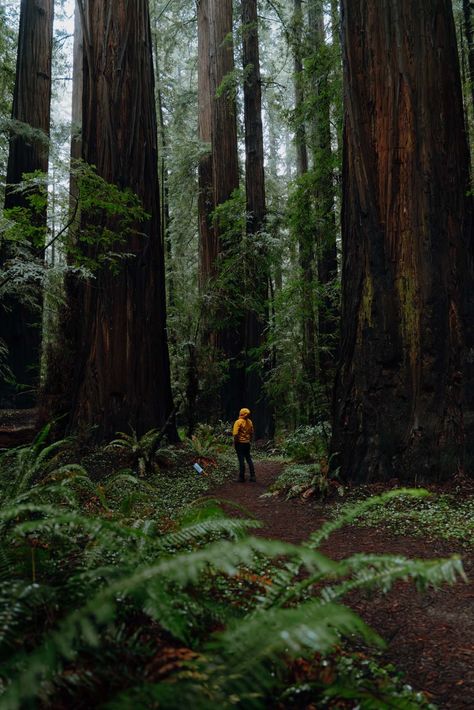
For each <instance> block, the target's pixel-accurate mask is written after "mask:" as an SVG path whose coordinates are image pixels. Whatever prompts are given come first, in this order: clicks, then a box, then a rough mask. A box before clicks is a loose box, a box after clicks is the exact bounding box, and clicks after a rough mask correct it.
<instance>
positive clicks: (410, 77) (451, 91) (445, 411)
mask: <svg viewBox="0 0 474 710" xmlns="http://www.w3.org/2000/svg"><path fill="white" fill-rule="evenodd" d="M342 9H343V16H342V35H343V51H344V63H345V135H344V149H345V157H344V167H343V171H344V174H343V178H344V195H343V320H342V345H341V348H342V354H341V362H340V367H339V372H338V379H337V383H336V391H335V411H334V436H333V442H332V449H333V451H334V452H336V453H337V454H338V457H339V462H340V464H341V467H342V470H343V472H344V474H345V475H346V476H349V477H351V478H354V479H365V480H367V479H371V478H376V477H391V476H394V475H396V476H398V477H402V478H405V479H412V480H413V479H415V480H417V479H419V478H429V477H433V478H434V477H441V476H449V475H450V474H452V473H453V471H455V470H456V469H457V468H458V467H460V466H463V465H467V467H468V469H469V468H470V467H471V466H472V451H470V450H471V449H472V446H473V444H472V442H473V438H474V437H473V431H472V429H473V423H474V422H473V420H474V417H473V393H472V391H473V382H472V365H471V364H470V363H471V361H472V344H473V343H472V340H473V338H472V322H473V320H472V318H473V303H472V298H473V278H472V277H473V275H472V260H471V257H472V243H471V230H472V220H471V215H472V204H471V197H470V196H469V194H468V190H469V161H468V155H469V154H468V148H467V144H466V135H465V131H464V123H463V109H462V101H461V85H460V78H459V67H458V58H457V50H456V38H455V29H454V22H453V17H452V8H451V3H450V2H449V0H433V2H430V3H426V2H424V1H422V0H417V1H416V2H414V1H413V0H383V2H378V3H372V2H368V1H367V0H350V1H349V0H345V2H343V3H342ZM466 450H467V453H468V457H469V458H468V459H466V458H465V454H466Z"/></svg>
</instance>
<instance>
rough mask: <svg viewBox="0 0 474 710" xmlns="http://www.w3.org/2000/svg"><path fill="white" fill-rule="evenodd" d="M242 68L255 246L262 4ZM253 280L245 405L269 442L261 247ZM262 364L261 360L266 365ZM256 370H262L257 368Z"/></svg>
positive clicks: (253, 8) (245, 41)
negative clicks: (258, 352)
mask: <svg viewBox="0 0 474 710" xmlns="http://www.w3.org/2000/svg"><path fill="white" fill-rule="evenodd" d="M242 62H243V68H244V77H245V81H244V122H245V194H246V209H247V237H248V238H249V239H250V240H252V239H254V238H255V235H258V233H259V232H260V231H261V230H262V229H263V227H264V224H265V217H266V204H265V172H264V153H263V127H262V87H261V80H260V54H259V43H258V14H257V0H243V2H242ZM250 268H251V269H252V268H253V271H252V272H251V273H252V277H251V282H252V283H251V288H252V289H253V291H254V293H253V297H254V302H255V307H254V308H253V309H252V310H249V311H247V313H246V317H245V333H244V347H245V373H246V374H245V392H244V393H243V394H244V396H243V399H244V401H245V402H246V406H247V407H249V408H250V410H251V411H252V416H253V419H254V422H255V432H256V436H257V437H262V436H268V432H269V430H270V424H271V422H270V412H269V409H268V404H267V401H266V397H265V392H264V387H263V379H262V377H263V372H262V367H261V366H260V365H259V363H258V361H257V358H256V355H255V351H256V350H257V349H258V348H261V347H262V344H263V341H264V335H263V333H264V327H265V322H266V320H268V312H267V311H268V308H267V301H268V274H267V271H266V264H265V254H264V247H263V245H262V246H261V248H260V250H259V253H258V258H257V260H256V263H255V264H253V265H252V264H250ZM261 359H262V358H261V357H260V360H261ZM255 365H256V367H255Z"/></svg>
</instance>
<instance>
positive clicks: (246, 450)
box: [232, 407, 257, 483]
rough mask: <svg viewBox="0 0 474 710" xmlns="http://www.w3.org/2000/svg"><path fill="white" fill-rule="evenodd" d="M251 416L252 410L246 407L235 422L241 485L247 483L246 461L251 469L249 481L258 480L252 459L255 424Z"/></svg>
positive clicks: (233, 431)
mask: <svg viewBox="0 0 474 710" xmlns="http://www.w3.org/2000/svg"><path fill="white" fill-rule="evenodd" d="M249 414H250V409H247V408H246V407H244V408H243V409H241V410H240V412H239V418H238V419H237V420H236V421H235V423H234V427H233V429H232V435H233V437H234V446H235V451H236V453H237V458H238V459H239V477H238V479H237V481H238V482H239V483H244V482H245V461H247V464H248V467H249V473H250V479H249V480H250V481H252V483H254V482H255V481H256V480H257V479H256V478H255V468H254V465H253V461H252V457H251V456H250V442H251V441H252V438H253V424H252V420H251V419H249Z"/></svg>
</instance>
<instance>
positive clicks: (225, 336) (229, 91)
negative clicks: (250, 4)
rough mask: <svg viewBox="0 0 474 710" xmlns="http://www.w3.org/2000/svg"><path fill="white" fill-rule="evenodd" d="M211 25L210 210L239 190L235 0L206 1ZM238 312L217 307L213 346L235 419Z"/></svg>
mask: <svg viewBox="0 0 474 710" xmlns="http://www.w3.org/2000/svg"><path fill="white" fill-rule="evenodd" d="M208 22H209V91H210V107H211V116H210V118H211V122H210V127H211V151H212V202H211V201H208V206H211V205H212V206H213V207H214V208H217V207H219V206H221V205H224V204H225V203H226V202H227V201H228V200H229V199H230V198H231V197H232V194H233V192H234V190H236V189H237V188H238V187H239V162H238V155H237V118H236V102H235V95H234V90H233V87H232V85H230V86H229V85H228V84H227V81H228V78H229V77H231V76H232V74H233V72H234V68H235V66H234V47H233V41H232V0H208ZM221 231H222V230H221V229H220V225H219V223H214V224H213V225H212V229H210V230H208V232H207V237H208V239H209V243H208V244H207V245H203V248H202V252H201V253H202V254H203V256H204V259H203V260H202V262H201V263H202V264H205V269H206V272H205V276H206V277H207V276H208V275H209V276H210V277H211V278H213V277H214V276H215V275H216V274H217V273H218V271H219V266H220V263H222V260H223V259H225V256H226V251H227V250H226V245H225V244H224V243H223V239H222V233H221ZM221 296H222V298H221V299H220V301H221V302H224V300H225V299H227V298H228V297H230V298H231V300H232V301H235V296H236V294H228V293H225V294H224V293H222V294H221ZM241 315H242V314H241V312H240V311H239V309H238V307H237V308H235V309H234V310H233V311H232V312H231V313H229V308H228V307H227V306H223V307H221V305H220V304H219V305H218V306H217V308H216V309H215V312H214V313H213V319H214V323H215V329H214V334H212V333H211V334H210V342H211V343H213V344H214V345H215V347H216V348H217V350H218V351H220V353H221V355H222V356H223V357H224V359H225V360H227V363H228V375H227V381H226V382H225V384H224V385H223V387H222V388H221V393H220V407H219V408H220V412H221V415H222V416H223V417H224V418H225V419H232V418H233V417H234V416H235V412H236V411H238V410H239V408H240V407H241V406H242V400H241V397H242V394H243V390H244V383H245V379H244V377H245V372H244V367H243V361H242V345H243V333H242V329H243V323H242V318H241Z"/></svg>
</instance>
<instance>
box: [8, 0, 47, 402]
mask: <svg viewBox="0 0 474 710" xmlns="http://www.w3.org/2000/svg"><path fill="white" fill-rule="evenodd" d="M52 45H53V0H22V2H21V7H20V29H19V35H18V54H17V65H16V77H15V88H14V94H13V109H12V118H13V119H14V120H16V121H20V122H22V123H25V124H28V125H29V126H31V127H32V128H35V129H39V130H41V131H42V132H43V133H44V134H45V136H49V124H50V104H51V58H52ZM48 152H49V151H48V145H47V140H41V139H38V140H33V139H31V138H30V137H27V136H25V135H23V134H22V132H21V131H19V133H18V134H15V135H13V136H12V137H11V139H10V147H9V156H8V167H7V189H6V192H5V209H12V208H15V207H27V206H28V203H27V202H26V200H25V198H24V197H23V195H21V194H19V193H17V192H14V190H13V189H9V188H8V185H13V186H14V185H16V184H18V183H20V182H21V180H22V176H23V174H24V173H31V172H34V171H35V170H41V171H42V172H47V170H48ZM33 220H34V223H35V226H37V227H46V211H40V212H38V213H35V214H34V215H33ZM9 256H10V254H9V251H8V248H7V247H5V246H4V245H2V248H1V258H2V261H3V260H5V259H8V257H9ZM41 298H42V294H41V290H40V289H39V288H38V295H37V303H36V306H33V307H28V306H25V305H23V304H20V303H18V302H16V301H11V302H9V303H8V304H6V305H7V306H8V308H9V309H11V310H9V311H7V312H4V313H2V317H1V319H0V322H1V326H0V337H1V338H3V339H4V340H5V342H6V344H7V346H8V348H9V359H8V364H9V366H10V368H11V370H12V372H13V375H14V376H15V379H16V381H17V382H18V383H20V384H22V385H26V386H27V387H29V388H31V387H36V386H37V384H38V377H39V359H40V345H41V329H40V323H41ZM0 398H1V399H2V400H3V404H4V405H9V406H11V405H12V404H15V405H16V406H25V405H26V406H30V405H31V404H32V402H33V399H32V396H31V395H30V396H20V397H18V398H15V397H14V389H13V388H12V387H10V386H9V385H7V384H6V383H3V382H2V383H1V385H0Z"/></svg>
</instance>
